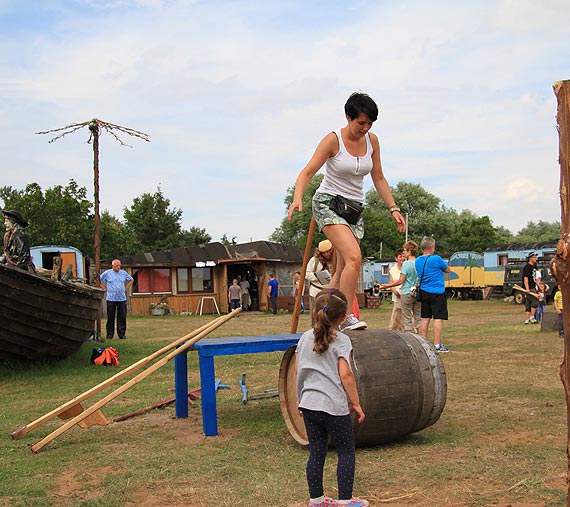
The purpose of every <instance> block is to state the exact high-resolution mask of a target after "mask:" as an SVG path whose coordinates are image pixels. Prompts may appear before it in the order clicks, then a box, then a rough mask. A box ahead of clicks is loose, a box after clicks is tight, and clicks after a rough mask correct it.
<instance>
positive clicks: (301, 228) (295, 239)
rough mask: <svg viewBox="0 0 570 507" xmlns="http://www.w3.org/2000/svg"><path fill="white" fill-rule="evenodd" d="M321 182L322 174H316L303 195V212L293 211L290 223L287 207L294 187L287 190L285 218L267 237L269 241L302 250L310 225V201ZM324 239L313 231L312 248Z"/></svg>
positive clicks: (290, 201)
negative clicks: (297, 247)
mask: <svg viewBox="0 0 570 507" xmlns="http://www.w3.org/2000/svg"><path fill="white" fill-rule="evenodd" d="M322 180H323V175H322V174H317V175H316V176H314V177H313V178H312V179H311V181H310V182H309V184H308V185H307V189H306V190H305V193H304V194H303V200H302V202H303V211H301V212H298V211H295V213H294V214H293V218H292V219H291V221H289V220H288V219H287V211H288V210H289V206H290V205H291V203H292V202H293V195H294V194H295V186H294V185H293V186H291V187H289V188H288V189H287V194H286V195H285V199H284V202H285V217H284V218H283V219H282V220H281V225H280V226H279V227H278V228H277V229H275V231H273V233H272V234H271V235H270V236H269V240H270V241H275V242H276V243H282V244H284V245H296V246H299V247H301V248H304V247H305V245H306V244H307V235H308V233H309V225H310V224H311V218H312V217H313V213H312V199H313V195H314V193H315V191H316V190H317V188H318V187H319V185H320V184H321V181H322ZM323 239H325V236H324V234H322V233H321V232H319V231H318V229H316V230H315V234H314V236H313V242H312V246H316V245H318V243H319V241H322V240H323Z"/></svg>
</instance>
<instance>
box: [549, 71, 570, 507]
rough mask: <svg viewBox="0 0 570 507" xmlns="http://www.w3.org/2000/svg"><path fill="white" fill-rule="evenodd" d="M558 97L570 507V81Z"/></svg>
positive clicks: (559, 257) (556, 269)
mask: <svg viewBox="0 0 570 507" xmlns="http://www.w3.org/2000/svg"><path fill="white" fill-rule="evenodd" d="M553 88H554V94H555V95H556V99H557V101H558V112H557V115H556V120H557V123H558V138H559V155H558V157H559V158H558V162H559V163H560V208H561V218H562V220H561V228H560V239H559V240H558V245H557V248H556V256H555V257H554V259H553V260H552V271H553V274H554V276H555V277H556V279H557V281H558V286H559V288H560V290H561V291H562V302H563V306H564V310H563V312H564V330H565V338H564V356H563V357H562V363H561V364H560V366H559V368H558V373H559V375H560V380H562V384H563V386H564V396H565V398H566V457H567V470H566V488H567V490H566V505H567V507H570V385H569V380H570V202H569V200H568V198H569V195H568V187H569V185H570V80H567V81H557V82H556V83H554V86H553Z"/></svg>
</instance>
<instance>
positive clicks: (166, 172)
mask: <svg viewBox="0 0 570 507" xmlns="http://www.w3.org/2000/svg"><path fill="white" fill-rule="evenodd" d="M563 4H564V2H559V3H556V2H554V1H552V2H548V3H546V4H545V3H544V2H542V3H536V2H530V1H526V0H521V1H517V2H514V1H513V2H511V1H507V0H505V1H497V2H494V1H490V0H487V1H482V2H478V3H477V4H473V5H469V4H463V3H457V2H450V1H439V2H435V3H434V2H432V3H431V4H425V3H424V2H418V1H412V2H408V3H406V4H402V3H397V4H386V3H384V2H382V3H378V2H366V1H363V2H361V3H359V4H358V9H356V10H350V9H349V7H350V6H347V5H344V4H342V3H340V2H332V3H329V4H327V5H326V6H325V5H324V4H323V5H319V4H318V3H317V4H315V5H310V4H306V3H303V4H301V3H295V2H275V3H271V4H267V5H265V4H263V6H261V5H260V4H258V3H256V2H248V1H236V2H195V1H171V0H131V1H128V0H123V1H120V0H115V1H107V2H94V1H88V0H83V1H81V2H78V1H74V2H71V1H70V2H59V3H55V4H51V5H52V7H51V9H53V10H54V11H55V12H57V15H56V16H54V17H50V12H49V11H47V12H45V13H43V14H44V18H45V19H43V20H42V22H41V24H39V26H38V27H32V26H30V32H29V33H27V32H26V30H25V29H22V30H21V31H19V32H17V33H16V34H15V35H14V34H12V35H11V36H10V37H8V36H6V37H4V36H2V35H0V56H1V57H2V61H3V62H8V63H9V64H6V65H4V64H0V90H1V92H2V95H3V97H6V99H7V100H5V101H4V103H3V104H2V105H0V128H2V130H3V132H4V134H3V137H2V138H1V139H0V149H1V150H2V152H3V154H4V164H5V167H6V168H9V169H10V170H9V171H8V170H5V171H3V172H2V176H3V178H2V180H3V181H2V182H0V184H10V185H12V186H14V187H16V188H23V187H24V186H25V184H26V183H29V182H32V181H37V182H38V183H40V184H41V185H42V186H44V187H49V186H53V185H56V184H64V183H65V182H66V181H67V180H68V179H69V178H70V177H73V178H75V179H76V180H77V181H78V182H79V184H81V185H83V186H86V187H87V188H88V189H91V185H92V174H91V157H92V154H91V151H90V150H91V147H90V146H88V145H86V144H85V141H86V139H87V137H88V136H87V133H86V132H78V133H75V134H73V135H72V136H69V137H66V138H64V139H61V140H59V141H57V142H56V143H52V144H50V145H48V144H47V140H48V138H47V137H44V136H34V134H33V132H36V131H38V130H47V129H49V128H56V127H61V126H64V125H66V124H69V123H74V122H81V121H86V120H88V119H90V118H92V117H98V118H101V119H103V120H105V121H109V122H112V123H118V124H121V125H124V126H128V127H131V128H135V129H137V130H142V131H145V132H147V133H148V134H149V135H150V137H151V143H150V144H147V143H143V142H140V141H138V140H133V142H132V143H130V144H132V145H133V149H129V148H122V147H120V146H119V145H118V144H117V143H115V142H114V141H113V140H112V138H110V137H109V136H103V137H102V145H101V157H102V161H101V200H102V203H101V204H102V207H103V208H108V209H109V210H110V211H111V212H113V213H115V214H117V215H119V216H120V215H121V214H122V209H123V207H125V206H129V205H130V204H131V202H132V199H133V198H134V197H136V196H138V195H140V194H141V193H143V192H154V191H155V190H156V187H157V185H158V184H160V185H161V188H162V189H163V192H164V194H165V195H166V196H167V197H169V198H170V199H171V201H172V204H173V206H176V207H178V208H181V209H182V210H183V212H184V225H185V226H186V227H189V226H190V225H196V226H199V227H205V228H206V229H207V231H208V232H209V233H210V234H211V235H212V236H213V237H214V239H219V237H221V235H222V234H224V233H227V234H228V236H229V237H232V236H237V237H238V240H240V241H248V240H249V239H250V238H251V237H253V238H254V239H263V238H266V237H267V236H268V235H269V234H270V233H271V232H272V231H273V230H274V229H275V228H276V227H277V226H278V225H279V223H280V220H281V219H282V218H283V216H284V211H285V210H284V204H283V198H284V196H285V192H286V189H287V187H289V186H290V185H292V184H293V183H294V180H295V178H296V176H297V173H298V171H299V170H300V169H301V168H302V167H303V165H304V164H305V163H306V161H307V160H308V159H309V157H310V156H311V154H312V152H313V150H314V148H315V146H316V144H317V143H318V141H319V140H320V139H321V138H322V137H323V136H324V135H325V134H326V133H327V132H328V131H330V130H331V129H333V128H338V127H339V126H342V124H343V122H344V115H343V111H342V106H343V104H344V101H345V100H346V97H347V96H348V95H349V94H350V93H351V92H352V91H354V90H358V89H360V90H363V91H367V92H368V93H370V94H371V95H372V96H373V97H374V98H375V99H376V100H377V101H378V103H379V105H380V118H379V121H378V123H377V125H375V127H374V130H375V131H376V132H377V133H378V134H379V135H380V137H381V142H382V156H383V164H384V168H385V172H386V175H387V177H388V180H389V182H390V183H391V184H392V185H395V184H396V183H397V182H398V181H399V180H412V181H417V182H419V183H421V184H422V185H423V186H424V187H425V188H426V189H427V190H429V191H431V192H433V193H434V194H436V195H438V196H439V197H441V198H442V199H443V201H444V203H445V204H446V205H448V206H451V207H454V208H456V209H459V210H460V209H463V208H469V209H471V210H472V211H474V212H476V213H477V214H479V215H489V216H491V218H492V219H493V222H494V223H495V225H504V226H506V227H508V228H511V229H512V230H513V231H516V230H518V229H520V228H522V227H523V226H524V225H526V223H527V222H528V221H529V220H537V219H543V220H547V221H552V220H557V219H559V201H558V197H557V184H558V174H557V172H559V168H558V167H557V163H556V157H557V142H558V139H557V134H556V130H555V120H554V116H555V113H556V111H555V109H556V103H555V99H554V95H553V93H552V88H551V87H552V83H553V82H554V81H556V80H559V79H564V78H565V77H568V76H567V75H564V73H567V72H568V66H567V62H568V61H570V58H569V56H570V55H569V50H568V49H567V45H566V40H565V39H566V37H565V27H567V26H568V25H569V23H568V21H569V14H568V12H567V11H568V9H563ZM16 5H17V4H12V5H11V7H10V8H11V9H16V8H18V7H16ZM301 7H302V8H301ZM6 9H7V8H6V7H5V10H6ZM8 10H9V9H8ZM362 12H366V16H363V15H361V13H362ZM0 28H2V26H1V24H0ZM20 61H21V63H19V62H20ZM517 182H530V185H527V184H522V185H519V184H518V183H517ZM533 184H534V186H535V189H534V191H533V190H532V189H533ZM367 186H370V182H369V181H368V182H367ZM529 188H530V190H529ZM537 213H538V216H537Z"/></svg>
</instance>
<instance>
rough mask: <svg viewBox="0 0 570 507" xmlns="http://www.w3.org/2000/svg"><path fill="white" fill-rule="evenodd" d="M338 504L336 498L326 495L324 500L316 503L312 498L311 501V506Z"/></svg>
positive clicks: (332, 506) (333, 505)
mask: <svg viewBox="0 0 570 507" xmlns="http://www.w3.org/2000/svg"><path fill="white" fill-rule="evenodd" d="M337 505H338V504H337V503H336V500H333V499H332V498H329V497H328V496H325V499H324V500H323V501H322V502H319V503H315V502H313V501H312V500H311V501H310V502H309V507H336V506H337Z"/></svg>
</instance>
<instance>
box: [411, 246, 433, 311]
mask: <svg viewBox="0 0 570 507" xmlns="http://www.w3.org/2000/svg"><path fill="white" fill-rule="evenodd" d="M432 255H433V254H430V255H428V256H427V259H426V261H425V262H424V267H423V269H422V276H420V280H419V281H416V285H415V289H416V290H415V291H414V292H415V293H416V301H417V302H418V303H421V302H422V297H421V287H422V280H423V279H424V271H425V270H426V264H427V263H428V259H429V258H430V257H431V256H432Z"/></svg>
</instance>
